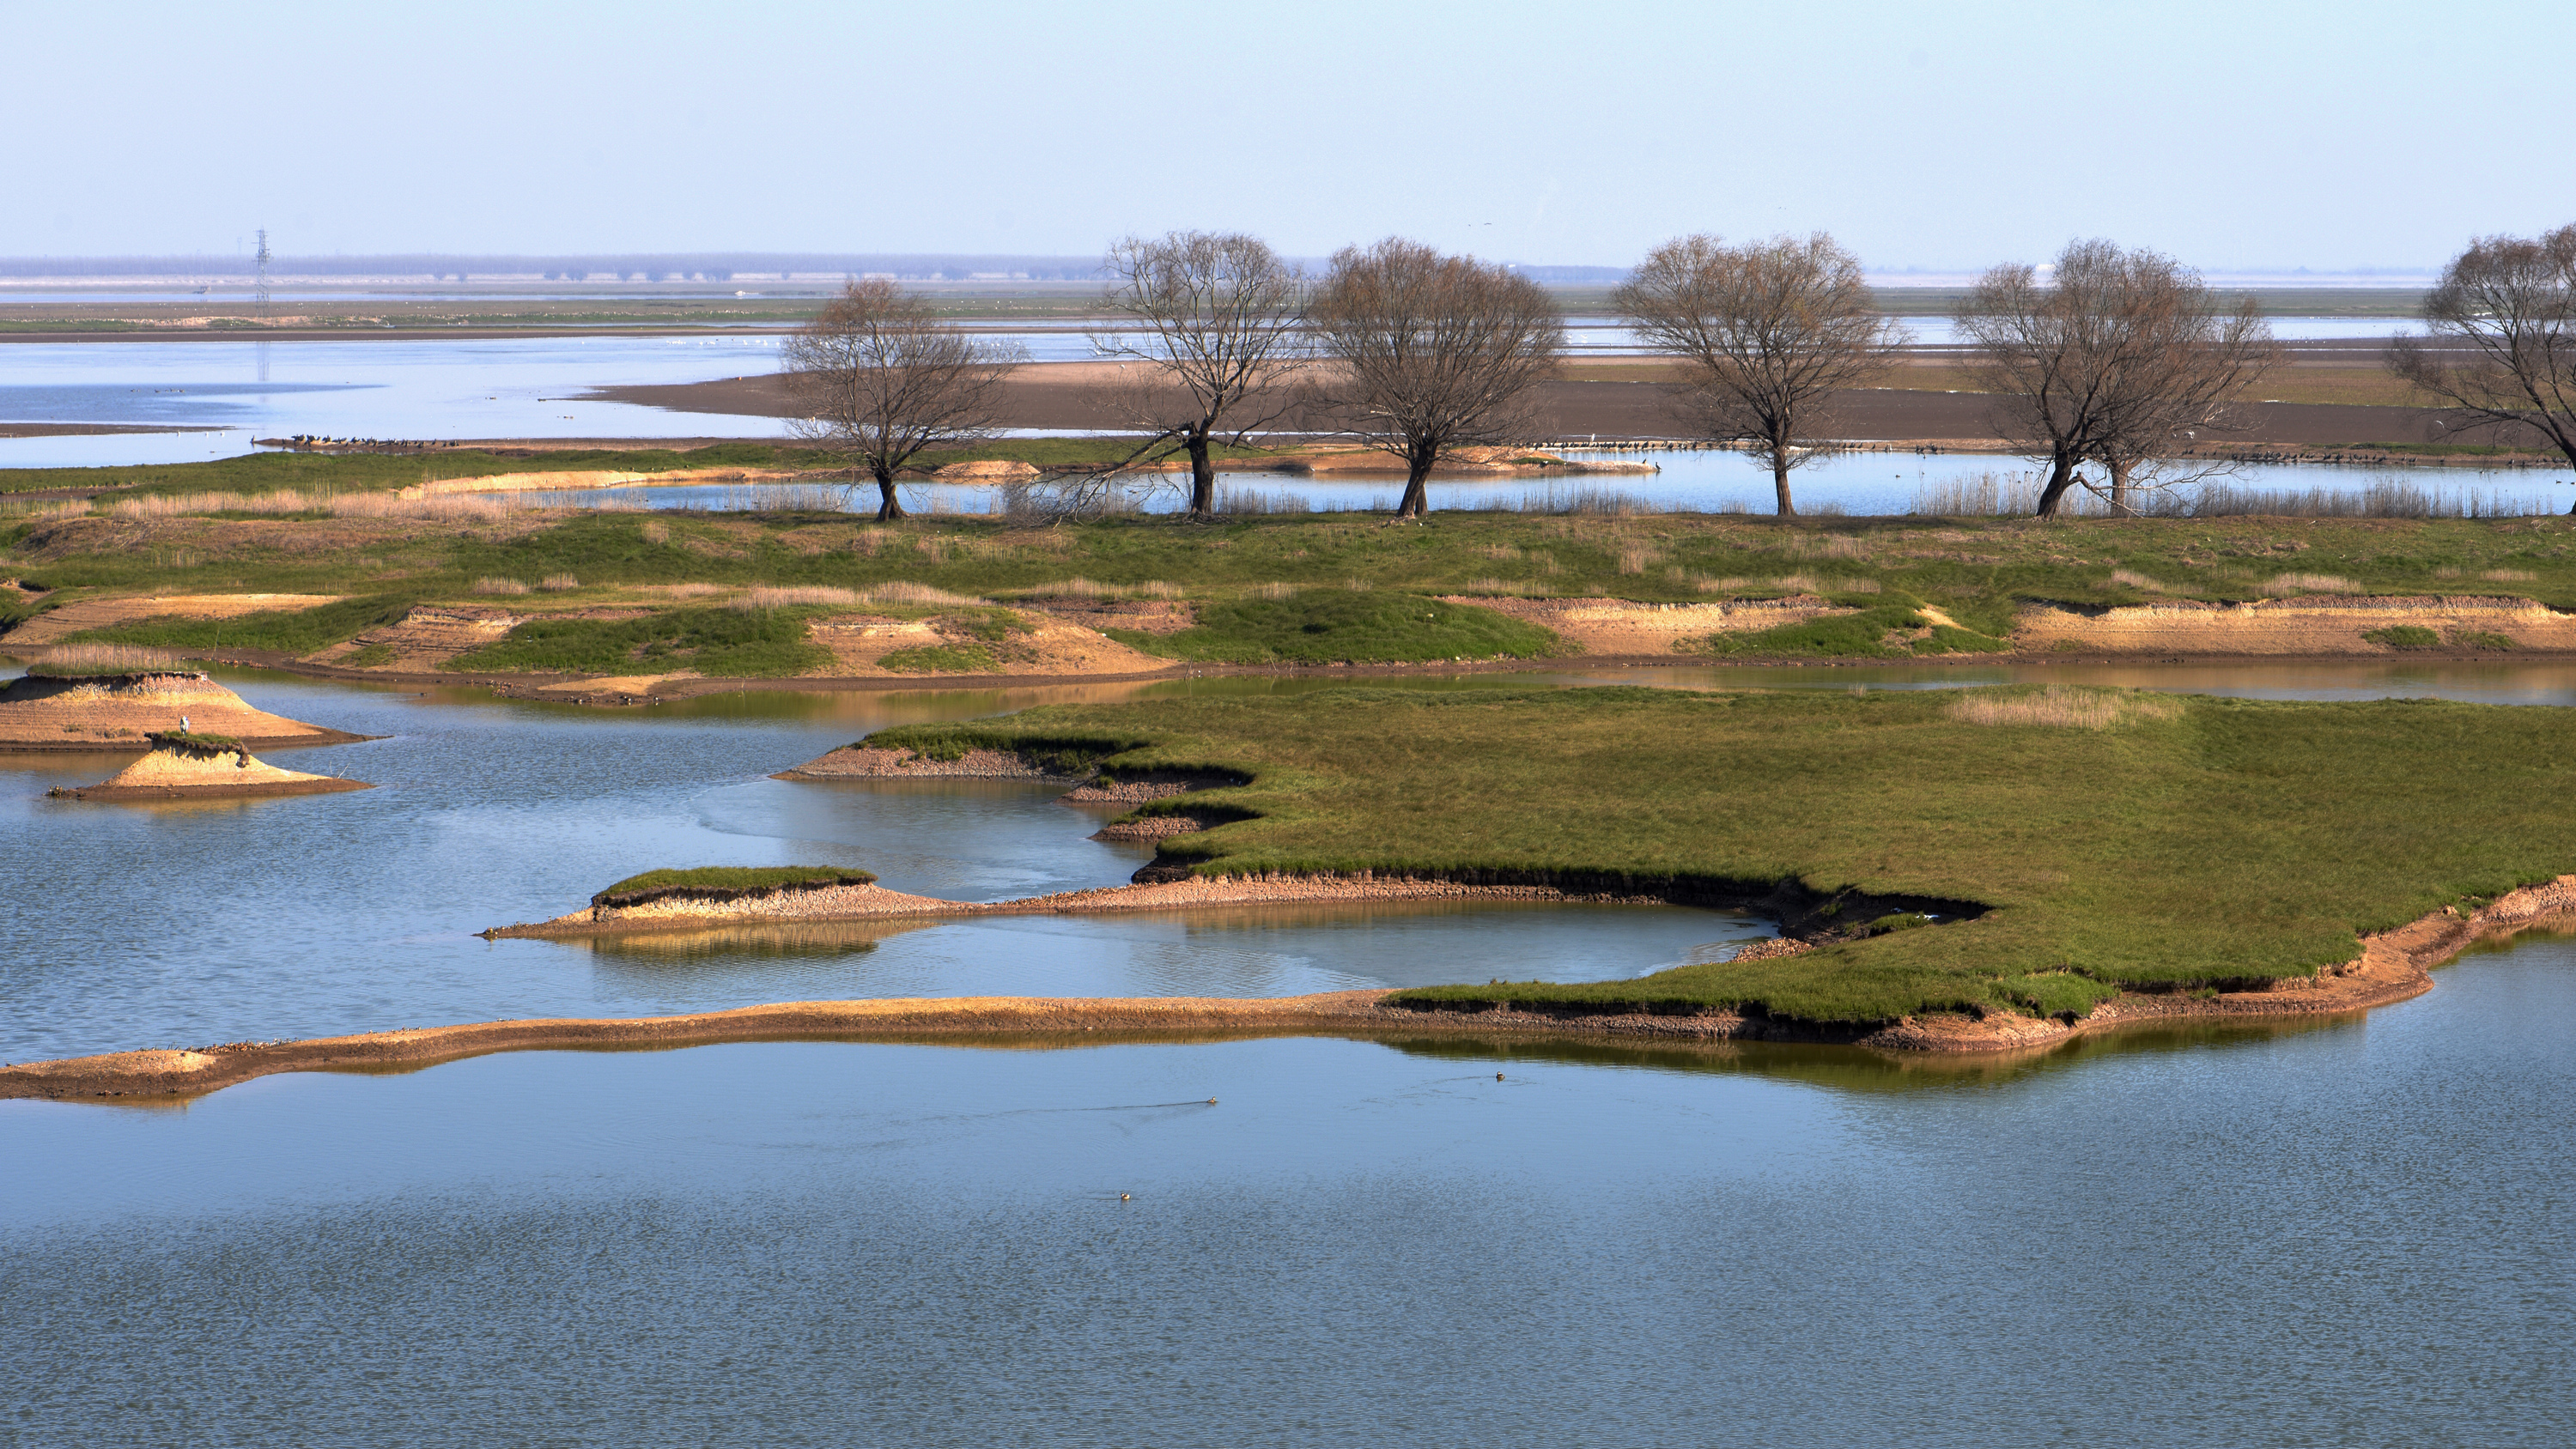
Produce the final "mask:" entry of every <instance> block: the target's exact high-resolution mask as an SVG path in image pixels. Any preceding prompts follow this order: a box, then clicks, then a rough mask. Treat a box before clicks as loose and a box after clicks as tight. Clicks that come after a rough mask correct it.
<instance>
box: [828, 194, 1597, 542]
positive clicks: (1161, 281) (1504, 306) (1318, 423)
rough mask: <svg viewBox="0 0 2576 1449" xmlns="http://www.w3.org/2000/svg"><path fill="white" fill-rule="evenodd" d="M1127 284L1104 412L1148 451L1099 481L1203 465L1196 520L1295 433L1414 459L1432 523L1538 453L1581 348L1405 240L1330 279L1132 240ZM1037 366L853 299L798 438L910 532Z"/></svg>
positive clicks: (1530, 286) (880, 304) (1505, 281)
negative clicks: (1249, 461)
mask: <svg viewBox="0 0 2576 1449" xmlns="http://www.w3.org/2000/svg"><path fill="white" fill-rule="evenodd" d="M1108 271H1109V272H1110V274H1111V276H1112V277H1113V278H1114V279H1115V280H1114V282H1113V284H1112V286H1111V288H1110V291H1109V294H1108V296H1107V298H1106V299H1105V300H1106V304H1107V306H1108V308H1109V309H1110V310H1111V311H1112V312H1114V313H1116V314H1117V315H1118V316H1119V318H1120V319H1121V322H1122V323H1123V324H1124V325H1122V326H1121V327H1120V328H1119V329H1117V330H1115V331H1110V332H1104V333H1102V334H1100V335H1099V336H1097V337H1095V338H1094V339H1093V346H1094V350H1095V351H1096V352H1097V353H1099V354H1100V355H1101V356H1103V357H1105V358H1112V359H1120V360H1123V361H1125V362H1129V363H1133V364H1136V365H1137V366H1136V370H1135V373H1134V375H1133V377H1132V378H1131V380H1130V382H1129V383H1128V384H1127V385H1125V386H1108V387H1103V388H1101V389H1098V390H1097V392H1096V394H1095V397H1096V400H1097V401H1098V402H1099V404H1100V405H1101V406H1103V407H1104V408H1106V409H1107V410H1109V411H1110V412H1112V413H1113V414H1114V415H1116V416H1118V417H1119V418H1120V419H1121V420H1122V421H1124V422H1127V423H1128V424H1130V425H1131V427H1132V428H1133V430H1134V431H1135V432H1136V434H1137V435H1138V441H1137V442H1136V444H1135V446H1134V447H1133V449H1132V450H1131V451H1130V452H1129V453H1128V454H1127V455H1126V456H1125V457H1124V458H1121V459H1118V460H1116V461H1114V462H1112V463H1110V464H1108V465H1107V466H1105V467H1103V468H1098V469H1092V470H1087V472H1086V474H1085V475H1082V477H1087V478H1088V479H1090V480H1095V481H1096V480H1097V479H1098V478H1100V477H1103V476H1112V475H1116V474H1119V473H1123V472H1125V471H1128V470H1131V469H1135V468H1139V467H1142V466H1145V465H1147V464H1153V463H1159V462H1161V461H1163V460H1165V459H1169V458H1175V457H1182V456H1186V457H1187V459H1188V461H1189V473H1190V483H1189V515H1190V516H1191V517H1194V518H1206V517H1209V516H1212V515H1213V514H1214V513H1215V511H1216V458H1217V454H1218V452H1219V450H1220V449H1222V448H1223V447H1225V446H1227V445H1229V444H1236V445H1239V444H1241V443H1242V442H1244V441H1245V440H1246V439H1247V438H1248V437H1250V436H1251V435H1253V434H1255V433H1259V432H1263V431H1265V430H1269V429H1271V428H1274V427H1276V426H1278V425H1279V424H1281V423H1282V422H1283V420H1291V419H1293V421H1294V423H1295V425H1296V426H1297V427H1298V428H1299V429H1300V430H1302V431H1325V432H1333V433H1338V434H1341V435H1344V436H1348V437H1352V438H1355V439H1357V440H1358V441H1360V442H1362V443H1363V444H1365V445H1366V446H1369V447H1372V448H1377V449H1380V450H1382V451H1384V452H1386V453H1388V454H1390V455H1392V456H1394V457H1395V458H1397V459H1399V460H1401V461H1402V463H1403V464H1404V467H1405V472H1406V478H1405V490H1404V499H1403V502H1402V503H1401V505H1399V507H1398V510H1397V511H1398V513H1399V515H1400V516H1405V517H1415V518H1418V517H1421V516H1422V515H1423V514H1424V513H1425V512H1426V511H1427V509H1428V507H1429V497H1428V490H1427V489H1426V488H1425V486H1424V481H1425V480H1426V479H1427V478H1428V477H1429V476H1430V474H1431V471H1432V469H1433V468H1435V467H1436V466H1437V465H1438V464H1439V461H1440V459H1441V458H1442V457H1443V456H1446V455H1450V454H1452V453H1453V452H1454V451H1455V450H1456V449H1459V448H1463V447H1473V446H1478V445H1485V444H1499V443H1511V442H1519V441H1524V440H1526V439H1527V438H1528V437H1530V436H1531V435H1532V433H1533V431H1534V428H1535V415H1534V409H1533V406H1532V400H1533V398H1534V396H1535V389H1536V387H1537V385H1538V384H1539V383H1540V382H1541V381H1543V380H1545V379H1546V378H1547V377H1548V376H1550V375H1551V374H1552V373H1553V372H1554V370H1555V367H1556V362H1557V358H1558V355H1559V354H1560V353H1561V352H1562V351H1563V348H1564V343H1565V329H1564V326H1563V323H1562V321H1561V320H1560V318H1559V317H1558V315H1557V311H1556V306H1555V304H1554V303H1553V302H1552V301H1551V300H1550V299H1549V298H1548V296H1547V294H1546V292H1545V291H1544V290H1543V289H1541V288H1540V287H1539V286H1538V285H1537V284H1536V283H1534V282H1531V281H1530V280H1529V279H1528V278H1526V277H1523V276H1520V275H1519V274H1518V273H1516V272H1513V271H1511V270H1510V269H1509V268H1506V267H1502V266H1497V265H1494V264H1491V263H1486V262H1480V261H1477V260H1475V259H1474V258H1472V257H1459V256H1447V255H1443V254H1442V253H1440V252H1438V251H1436V250H1434V249H1433V248H1430V247H1427V246H1423V245H1422V244H1420V243H1418V242H1409V241H1404V240H1400V239H1394V238H1390V239H1388V240H1386V241H1382V242H1379V243H1378V244H1377V245H1375V246H1372V247H1353V248H1348V249H1346V250H1344V251H1343V252H1341V253H1340V254H1339V255H1337V256H1335V257H1334V258H1333V260H1332V264H1331V266H1330V268H1329V269H1328V270H1327V271H1326V273H1325V275H1324V276H1323V277H1322V278H1321V279H1320V280H1310V279H1308V278H1307V277H1305V276H1303V275H1301V274H1300V273H1298V272H1297V271H1296V270H1295V269H1294V268H1292V267H1291V266H1289V265H1288V264H1287V263H1286V262H1285V261H1283V260H1282V259H1281V258H1280V257H1279V256H1278V255H1277V254H1276V253H1274V252H1272V251H1271V249H1270V248H1269V246H1267V245H1266V244H1264V243H1263V242H1261V241H1260V240H1258V239H1257V238H1254V237H1248V236H1242V235H1232V234H1214V233H1207V232H1175V233H1173V234H1171V235H1169V236H1166V237H1162V238H1158V239H1153V240H1147V239H1142V238H1131V239H1129V240H1126V241H1122V242H1120V243H1119V244H1118V245H1117V246H1115V247H1113V248H1111V249H1110V253H1109V258H1108ZM1020 361H1021V358H1020V356H1019V355H1018V354H1017V353H1016V352H1014V351H1010V350H1006V349H1004V348H1002V347H1000V346H997V345H996V344H993V343H990V342H986V341H983V340H980V339H977V338H975V337H972V336H969V335H967V334H965V333H962V332H959V331H956V330H954V329H952V328H949V327H946V326H943V325H941V323H940V322H939V320H938V318H937V317H936V316H935V315H934V314H933V313H932V312H931V310H930V309H929V307H928V306H927V305H926V304H924V303H923V302H922V301H921V300H920V299H919V298H917V297H911V296H907V295H905V294H903V293H901V292H900V291H898V290H896V289H895V287H894V286H893V285H892V284H891V283H888V282H884V281H866V282H854V283H852V284H851V285H850V286H849V287H848V288H847V289H845V290H844V292H843V293H842V295H841V296H840V297H839V298H837V299H835V300H834V301H833V303H832V304H831V305H830V306H829V307H827V308H826V309H825V310H824V312H823V313H822V314H821V315H820V316H818V317H817V318H816V319H815V320H814V322H813V323H812V324H810V325H808V326H807V327H806V328H805V329H804V330H803V331H801V332H799V333H798V334H797V336H796V337H795V339H794V340H793V341H792V342H790V344H789V345H788V348H787V352H786V363H787V369H788V374H789V378H790V386H791V388H792V389H793V391H794V396H795V399H796V402H797V404H798V410H799V412H800V414H801V416H800V417H799V418H798V419H797V420H796V421H795V423H794V427H795V429H796V431H797V432H798V433H799V434H800V435H801V436H803V437H805V438H807V439H808V440H810V441H813V442H815V443H817V444H819V445H821V446H823V447H825V448H828V449H830V450H832V451H834V452H837V453H839V454H841V455H842V456H844V457H846V458H848V459H849V460H850V464H851V467H852V471H853V473H854V474H865V475H866V476H867V477H869V478H872V479H873V480H874V481H875V482H876V485H877V489H878V507H877V517H879V518H880V519H891V518H901V517H903V516H904V510H903V504H902V501H901V499H900V498H899V497H898V496H897V492H896V488H895V480H896V478H897V476H898V475H899V474H900V473H901V471H902V470H903V469H904V468H906V467H907V466H909V465H911V464H912V462H913V461H914V460H915V459H916V458H918V457H919V456H920V455H921V454H923V453H925V452H929V451H933V450H937V449H941V448H950V447H955V446H957V445H959V444H961V443H965V442H969V441H973V440H976V439H979V438H983V437H988V436H990V435H991V433H992V431H993V430H994V427H995V422H996V419H997V418H998V417H999V415H1000V404H1001V400H1002V395H1001V389H1002V385H1003V382H1004V380H1005V379H1006V377H1007V376H1008V374H1009V372H1010V371H1011V369H1012V368H1013V367H1015V366H1017V365H1018V364H1019V362H1020ZM1081 481H1082V478H1081V477H1078V478H1077V480H1076V485H1075V486H1077V487H1078V486H1080V482H1081Z"/></svg>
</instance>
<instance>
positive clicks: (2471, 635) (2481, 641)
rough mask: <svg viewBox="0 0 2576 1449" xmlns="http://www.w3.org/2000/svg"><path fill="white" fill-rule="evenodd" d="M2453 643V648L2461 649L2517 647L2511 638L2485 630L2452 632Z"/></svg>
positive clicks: (2457, 630)
mask: <svg viewBox="0 0 2576 1449" xmlns="http://www.w3.org/2000/svg"><path fill="white" fill-rule="evenodd" d="M2451 643H2452V645H2453V647H2455V648H2460V649H2512V648H2515V647H2517V646H2516V645H2515V644H2514V642H2513V640H2512V638H2511V637H2510V636H2508V635H2504V634H2493V633H2489V632H2487V631H2486V630H2484V629H2455V630H2453V631H2452V632H2451Z"/></svg>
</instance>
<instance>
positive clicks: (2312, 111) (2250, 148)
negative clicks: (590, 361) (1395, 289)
mask: <svg viewBox="0 0 2576 1449" xmlns="http://www.w3.org/2000/svg"><path fill="white" fill-rule="evenodd" d="M0 49H5V51H6V53H7V56H8V64H7V70H8V73H9V79H8V82H7V83H6V84H5V85H0V127H5V132H0V134H6V135H7V137H8V138H9V146H8V155H9V160H8V164H7V169H6V172H5V173H0V174H5V176H6V187H5V195H6V198H7V199H6V202H5V204H0V254H6V255H20V256H24V255H33V254H57V255H60V254H87V255H97V254H131V253H167V252H189V251H211V252H229V251H231V250H232V249H233V247H234V245H235V243H236V240H237V239H238V238H242V237H246V236H247V235H249V233H250V231H251V229H252V228H254V227H257V226H260V225H263V224H265V225H266V226H268V227H269V228H270V230H271V233H272V236H273V238H274V240H275V242H276V244H277V246H278V247H279V249H280V250H281V251H284V252H288V253H291V254H292V253H316V252H322V253H327V252H334V251H339V252H394V251H400V252H412V251H447V252H554V251H607V250H615V251H651V250H696V249H727V250H737V249H738V250H772V249H776V250H816V251H836V252H878V251H885V252H893V251H956V252H1041V253H1065V254H1087V253H1092V252H1096V251H1098V250H1099V249H1100V248H1101V246H1102V245H1103V244H1104V243H1105V242H1107V241H1108V240H1110V239H1111V238H1113V237H1115V236H1117V235H1119V234H1121V233H1125V232H1131V231H1134V232H1154V231H1161V230H1164V229H1167V228H1172V227H1180V226H1202V227H1216V228H1241V229H1244V230H1249V231H1253V232H1256V233H1259V234H1261V235H1263V236H1266V237H1268V238H1269V239H1270V240H1271V241H1272V242H1273V243H1274V244H1275V245H1277V246H1278V247H1279V248H1280V249H1281V250H1283V251H1286V252H1289V253H1292V254H1298V255H1315V254H1321V253H1324V252H1328V251H1330V250H1332V249H1333V248H1335V247H1337V246H1340V245H1342V244H1344V243H1347V242H1353V241H1366V240H1371V239H1374V238H1376V237H1379V236H1382V235H1386V234H1389V233H1402V234H1405V235H1409V236H1414V237H1419V238H1421V239H1423V240H1426V241H1429V242H1433V243H1436V244H1438V245H1441V246H1445V247H1453V248H1464V249H1470V250H1473V251H1476V252H1478V253H1480V254H1483V255H1487V256H1494V257H1504V258H1510V259H1514V260H1520V261H1528V262H1553V263H1599V264H1605V265H1618V264H1624V263H1627V262H1630V261H1633V260H1634V259H1635V258H1636V257H1637V256H1638V255H1639V254H1640V253H1641V252H1643V251H1644V250H1645V249H1646V248H1647V247H1649V246H1651V245H1653V244H1654V243H1655V242H1657V241H1659V240H1662V239H1663V238H1665V237H1668V236H1671V235H1674V234H1676V233H1680V232H1686V231H1696V230H1711V231H1716V232H1720V233H1722V234H1726V235H1730V236H1741V235H1748V234H1755V233H1768V232H1773V231H1779V230H1795V231H1804V230H1808V229H1812V228H1819V227H1821V228H1825V229H1828V230H1830V231H1832V232H1834V233H1835V234H1836V235H1837V236H1839V237H1840V238H1842V239H1843V240H1844V242H1845V243H1846V244H1848V245H1850V246H1851V247H1852V248H1853V249H1854V250H1856V251H1858V252H1859V253H1860V254H1861V255H1862V257H1863V258H1864V259H1865V260H1866V261H1867V262H1868V263H1869V264H1870V265H1872V266H1873V267H1879V268H1906V267H1923V268H1934V269H1958V270H1965V269H1970V268H1976V267H1981V266H1984V265H1987V264H1989V263H1991V262H1994V261H1998V260H2004V259H2025V260H2037V259H2040V258H2043V257H2045V256H2046V255H2048V254H2049V253H2051V252H2053V251H2054V250H2055V249H2056V248H2057V247H2058V246H2059V245H2061V244H2062V243H2063V242H2065V241H2066V239H2067V238H2069V237H2071V236H2078V235H2082V236H2096V235H2098V236H2107V237H2111V238H2113V239H2115V240H2118V241H2121V242H2123V243H2127V244H2132V245H2148V246H2154V247H2157V248H2160V249H2163V250H2167V251H2170V252H2172V253H2174V254H2176V255H2178V256H2180V257H2182V258H2183V259H2184V260H2186V261H2189V262H2192V263H2195V264H2197V265H2199V266H2202V267H2204V268H2207V269H2210V270H2213V271H2233V270H2240V269H2251V268H2272V267H2291V266H2302V265H2304V266H2308V267H2313V268H2317V269H2320V270H2328V269H2344V268H2351V267H2426V266H2434V265H2438V264H2439V263H2440V262H2441V261H2442V260H2443V259H2444V258H2445V257H2447V256H2448V255H2449V254H2450V253H2451V252H2453V251H2455V250H2456V249H2457V248H2458V246H2459V245H2460V243H2461V242H2462V241H2463V240H2464V239H2465V238H2467V237H2469V236H2471V235H2474V234H2478V233H2485V232H2495V231H2514V232H2532V231H2536V230H2540V229H2543V228H2546V227H2551V226H2556V225H2560V224H2563V223H2566V222H2569V221H2576V148H2571V147H2570V146H2569V145H2568V144H2567V140H2566V137H2567V134H2568V133H2567V129H2566V126H2565V123H2564V119H2563V118H2564V114H2565V111H2566V101H2565V98H2564V92H2563V90H2561V89H2559V88H2558V87H2557V84H2556V81H2555V79H2554V77H2555V75H2556V74H2557V73H2558V71H2560V70H2561V69H2563V64H2564V61H2565V58H2566V57H2567V56H2568V55H2569V54H2571V53H2576V4H2570V3H2567V0H2516V3H2497V0H2454V3H2448V4H2444V5H2438V6H2435V5H2421V4H2418V5H2404V6H2401V5H2397V4H2392V3H2385V0H2355V3H2343V4H2318V3H2295V4H2283V3H2262V0H2250V3H2249V0H2223V3H2221V0H2172V3H2161V4H2131V3H2086V0H1961V3H1949V4H1915V5H1908V4H1894V3H1884V0H1806V3H1768V4H1740V3H1712V4H1697V5H1693V4H1665V3H1618V0H1585V3H1563V0H1560V3H1551V4H1539V3H1519V0H1488V3H1481V4H1405V3H1401V0H1359V3H1318V4H1304V5H1293V6H1264V5H1255V4H1243V3H1231V0H1197V3H1179V4H1164V3H1131V4H1096V5H1077V4H1063V3H1058V4H1030V3H1004V0H921V3H911V4H884V3H872V4H857V5H798V4H764V3H755V0H734V3H709V0H693V3H689V4H684V5H667V4H659V3H649V0H627V3H617V4H549V3H536V0H522V3H515V4H487V3H477V0H444V3H439V4H436V5H422V4H406V3H373V4H349V3H346V0H340V3H333V4H327V5H319V4H317V5H264V4H257V3H245V4H233V5H209V4H204V3H188V4H184V5H182V4H142V5H133V4H128V5H118V4H86V5H73V4H64V3H60V0H44V3H31V0H0Z"/></svg>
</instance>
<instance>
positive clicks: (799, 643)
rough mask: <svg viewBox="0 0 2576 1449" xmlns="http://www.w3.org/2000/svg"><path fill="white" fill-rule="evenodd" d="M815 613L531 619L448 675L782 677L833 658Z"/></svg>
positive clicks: (680, 612) (469, 654) (459, 659)
mask: <svg viewBox="0 0 2576 1449" xmlns="http://www.w3.org/2000/svg"><path fill="white" fill-rule="evenodd" d="M812 613H813V611H812V610H810V609H663V610H659V611H656V612H654V613H650V614H646V615H644V616H642V617H640V618H634V619H530V620H529V621H527V622H526V623H524V624H520V625H518V626H516V627H514V628H513V629H511V630H510V632H509V633H507V634H504V635H502V636H501V637H500V638H499V639H496V640H494V641H493V642H492V643H490V644H486V645H484V646H483V647H482V648H480V649H472V650H468V651H466V652H465V653H463V654H459V655H457V656H456V657H454V658H453V659H450V660H448V661H447V663H446V664H445V665H443V666H442V667H443V668H446V669H451V670H458V671H462V672H468V673H483V672H500V671H508V670H537V671H549V672H558V673H564V674H621V673H628V672H632V671H634V670H637V669H647V670H655V671H670V670H680V669H694V670H696V671H697V672H698V673H700V674H705V675H712V676H717V677H722V678H779V677H783V676H787V675H795V674H802V673H804V672H806V671H807V670H809V669H819V668H821V667H822V666H824V665H826V664H829V663H831V662H832V652H831V651H830V650H828V649H825V648H824V647H823V646H822V645H820V644H816V643H814V642H813V641H812V640H811V639H809V638H807V637H806V620H807V618H808V617H809V616H810V615H811V614H812Z"/></svg>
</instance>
